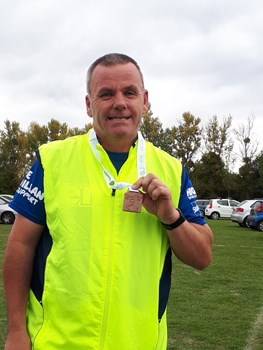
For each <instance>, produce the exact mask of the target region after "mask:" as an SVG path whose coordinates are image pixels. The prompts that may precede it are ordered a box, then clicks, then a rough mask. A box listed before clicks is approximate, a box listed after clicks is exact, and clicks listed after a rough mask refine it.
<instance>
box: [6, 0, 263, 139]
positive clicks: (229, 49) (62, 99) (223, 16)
mask: <svg viewBox="0 0 263 350" xmlns="http://www.w3.org/2000/svg"><path fill="white" fill-rule="evenodd" d="M0 1H1V0H0ZM262 19H263V1H262V0H250V1H247V0H245V1H244V0H220V1H214V0H158V1H156V0H151V1H150V0H149V1H143V0H128V1H125V0H123V1H120V0H112V1H109V0H100V1H97V0H96V1H95V0H8V1H5V2H4V1H1V12H0V50H1V52H0V127H1V128H2V127H3V125H4V123H3V121H4V120H5V119H9V120H11V121H17V122H19V123H20V125H21V127H22V128H23V129H25V130H26V129H27V128H28V126H29V124H30V122H31V121H36V122H38V123H40V124H41V125H43V124H46V123H47V122H48V121H49V120H50V119H51V118H55V119H58V120H59V121H60V122H66V123H68V124H69V126H71V127H74V126H78V127H83V126H84V125H85V123H87V122H90V119H89V118H88V117H87V115H86V110H85V103H84V101H85V99H84V98H85V75H86V70H87V68H88V66H89V65H90V64H91V63H92V62H93V61H94V60H95V59H96V58H97V57H98V56H101V55H103V54H105V53H109V52H121V53H126V54H128V55H131V56H132V57H133V58H135V59H136V60H137V62H138V63H139V65H140V66H141V69H142V71H143V73H144V79H145V85H146V88H147V89H148V91H149V96H150V102H151V105H152V111H153V114H154V116H156V117H159V119H160V120H161V122H162V123H163V126H171V125H175V124H176V123H177V120H178V119H179V118H181V116H182V114H183V113H184V112H186V111H189V112H190V113H191V114H193V115H194V116H195V117H200V118H201V119H202V122H203V123H204V124H205V123H206V122H207V120H208V119H209V118H211V117H212V116H214V115H217V116H218V118H219V120H220V121H222V120H223V118H226V117H228V116H229V115H231V116H232V117H233V126H237V125H238V124H241V123H243V122H245V121H246V119H247V118H248V117H249V116H252V115H253V116H254V117H255V135H256V136H258V137H260V135H262V132H263V20H262Z"/></svg>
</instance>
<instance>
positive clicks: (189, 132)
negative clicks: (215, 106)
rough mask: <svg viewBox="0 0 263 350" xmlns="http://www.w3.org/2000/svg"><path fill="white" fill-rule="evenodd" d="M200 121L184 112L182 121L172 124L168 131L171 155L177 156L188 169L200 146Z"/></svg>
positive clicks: (191, 167)
mask: <svg viewBox="0 0 263 350" xmlns="http://www.w3.org/2000/svg"><path fill="white" fill-rule="evenodd" d="M200 122H201V119H200V118H195V117H194V116H193V115H192V114H190V112H185V113H184V114H183V115H182V121H179V125H178V126H173V127H172V128H171V132H170V141H171V144H172V155H173V156H175V157H177V158H179V159H180V160H181V161H182V163H183V165H184V166H185V167H186V168H187V169H188V170H189V171H191V170H192V169H193V166H194V158H195V156H196V154H197V152H198V150H199V149H200V146H201V139H202V128H201V127H200Z"/></svg>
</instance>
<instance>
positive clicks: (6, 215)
mask: <svg viewBox="0 0 263 350" xmlns="http://www.w3.org/2000/svg"><path fill="white" fill-rule="evenodd" d="M1 221H2V223H3V224H13V223H14V221H15V215H14V214H13V213H12V212H11V211H5V212H3V213H2V215H1Z"/></svg>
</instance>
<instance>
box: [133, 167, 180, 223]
mask: <svg viewBox="0 0 263 350" xmlns="http://www.w3.org/2000/svg"><path fill="white" fill-rule="evenodd" d="M139 189H142V190H143V193H141V192H139V194H140V195H141V196H142V203H143V206H144V207H145V209H146V210H147V211H148V212H149V213H151V214H153V215H155V216H157V217H158V218H159V219H160V220H161V221H162V222H172V221H174V220H175V219H177V218H178V213H177V210H176V208H175V207H174V205H173V202H172V196H171V192H170V190H169V188H168V187H167V186H165V185H164V184H163V183H162V182H161V181H160V180H159V179H158V178H157V177H156V176H155V175H153V174H147V175H146V176H143V177H140V178H139V179H138V180H137V181H136V182H135V183H134V184H133V185H132V190H137V191H138V190H139Z"/></svg>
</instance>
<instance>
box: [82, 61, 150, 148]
mask: <svg viewBox="0 0 263 350" xmlns="http://www.w3.org/2000/svg"><path fill="white" fill-rule="evenodd" d="M86 105H87V112H88V115H89V116H90V117H92V118H93V127H94V129H95V131H96V133H97V135H98V136H99V138H100V141H101V143H102V145H103V146H107V145H108V146H109V145H111V144H115V145H116V144H118V142H119V141H121V142H120V144H123V141H127V145H128V144H129V147H130V146H131V143H132V141H133V140H134V138H135V137H136V135H137V131H138V127H139V123H140V120H141V117H142V115H143V114H144V113H145V112H146V111H147V109H148V93H147V91H146V90H145V89H144V88H143V83H142V79H141V76H140V73H139V71H138V69H137V68H136V67H135V66H134V65H133V64H132V63H127V64H118V65H114V66H110V67H105V66H102V65H98V66H97V67H96V68H95V70H94V71H93V73H92V75H91V80H90V96H87V97H86ZM128 149H129V148H128ZM120 151H123V152H125V151H127V150H120Z"/></svg>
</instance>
